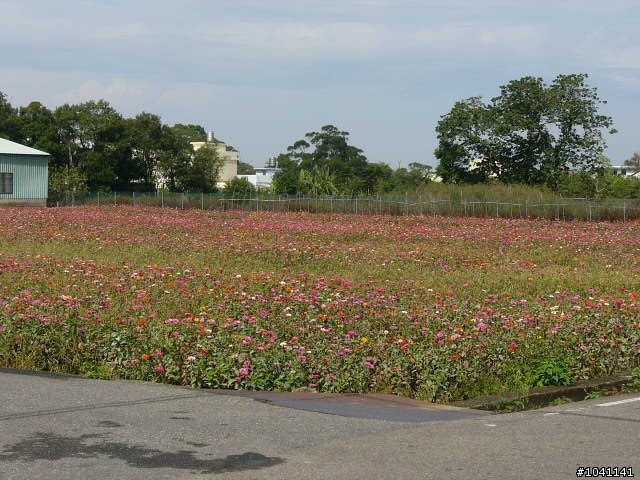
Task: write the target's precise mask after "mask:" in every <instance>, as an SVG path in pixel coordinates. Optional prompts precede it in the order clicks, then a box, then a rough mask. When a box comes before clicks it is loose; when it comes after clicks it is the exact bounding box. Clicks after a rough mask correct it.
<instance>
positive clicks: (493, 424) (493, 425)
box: [485, 423, 496, 427]
mask: <svg viewBox="0 0 640 480" xmlns="http://www.w3.org/2000/svg"><path fill="white" fill-rule="evenodd" d="M485 426H487V427H495V426H496V424H495V423H485Z"/></svg>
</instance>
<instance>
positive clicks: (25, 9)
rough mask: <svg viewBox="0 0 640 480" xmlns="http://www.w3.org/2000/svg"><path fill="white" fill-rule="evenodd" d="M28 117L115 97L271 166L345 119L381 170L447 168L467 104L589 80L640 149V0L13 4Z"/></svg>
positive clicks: (15, 89) (11, 66)
mask: <svg viewBox="0 0 640 480" xmlns="http://www.w3.org/2000/svg"><path fill="white" fill-rule="evenodd" d="M0 18H2V28H1V29H0V92H3V93H5V94H6V95H7V97H8V99H9V101H10V102H11V104H12V105H13V106H14V107H18V106H26V105H28V104H29V103H30V102H31V101H34V100H37V101H40V102H42V103H43V104H44V105H46V106H47V107H49V108H51V109H54V108H56V107H58V106H60V105H63V104H65V103H80V102H84V101H89V100H99V99H104V100H106V101H108V102H109V103H110V104H111V105H112V106H113V107H114V108H115V109H116V110H117V111H119V112H120V113H121V114H122V115H124V116H125V117H134V116H135V115H137V114H139V113H141V112H150V113H154V114H157V115H159V116H160V117H161V119H162V121H163V123H165V124H168V125H173V124H175V123H186V124H188V123H191V124H198V125H202V126H203V127H205V129H207V130H212V131H213V132H214V133H215V136H216V138H218V139H221V140H222V141H224V142H226V143H227V144H230V145H233V146H235V147H236V148H237V149H238V150H239V152H240V159H241V160H242V161H244V162H247V163H250V164H252V165H254V166H258V167H259V166H263V165H264V164H265V162H266V160H267V159H269V158H270V157H274V156H276V155H278V154H279V153H282V152H286V149H287V146H289V145H291V144H293V143H294V142H295V141H296V140H299V139H302V138H304V135H305V133H307V132H311V131H318V130H319V129H320V128H321V127H322V126H323V125H327V124H331V125H334V126H336V127H337V128H339V129H340V130H344V131H348V132H349V133H350V136H349V141H350V143H351V144H352V145H354V146H356V147H358V148H361V149H362V150H363V151H364V154H365V155H366V156H367V158H368V160H369V161H370V162H385V163H387V164H389V165H390V166H391V167H393V168H398V167H399V166H403V167H406V166H407V165H408V164H409V163H410V162H420V163H425V164H429V165H433V166H435V165H437V160H436V159H435V157H434V154H433V151H434V149H435V148H436V146H437V138H436V133H435V127H436V125H437V123H438V120H439V119H440V116H441V115H445V114H446V113H447V112H449V111H450V110H451V108H452V106H453V104H454V103H455V102H456V101H458V100H463V99H465V98H469V97H472V96H477V95H480V96H482V97H483V99H484V100H485V101H489V100H490V99H491V98H492V97H494V96H497V95H498V94H499V87H500V86H501V85H505V84H506V83H508V82H509V81H511V80H515V79H518V78H521V77H523V76H529V75H531V76H535V77H542V78H543V79H544V80H545V81H546V82H547V83H551V82H552V81H553V79H554V78H555V77H556V76H557V75H558V74H570V73H587V74H588V75H589V79H588V83H589V85H590V86H592V87H595V88H597V91H598V94H599V96H600V98H602V99H603V100H606V101H607V104H606V105H602V106H601V109H600V111H601V113H604V114H607V115H610V116H611V117H612V118H613V120H614V124H615V127H616V128H617V129H618V133H617V134H615V135H608V134H607V135H606V140H607V144H608V148H607V150H606V152H605V153H606V155H607V156H608V157H609V158H610V160H611V162H612V163H613V164H621V163H622V162H623V161H624V160H625V159H627V158H629V157H630V156H631V155H632V154H633V153H634V152H636V151H640V139H639V138H638V133H640V132H639V128H640V127H639V124H640V122H639V120H640V28H638V24H639V23H640V1H638V0H608V1H606V2H605V1H602V0H537V1H530V0H527V1H518V0H322V1H318V0H316V1H311V0H198V1H196V0H180V1H176V0H8V1H7V0H0Z"/></svg>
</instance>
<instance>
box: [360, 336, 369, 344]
mask: <svg viewBox="0 0 640 480" xmlns="http://www.w3.org/2000/svg"><path fill="white" fill-rule="evenodd" d="M360 341H361V342H362V343H364V344H365V345H366V344H367V343H369V339H368V338H367V337H362V338H361V339H360Z"/></svg>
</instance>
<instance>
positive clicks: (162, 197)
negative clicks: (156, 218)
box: [160, 191, 164, 208]
mask: <svg viewBox="0 0 640 480" xmlns="http://www.w3.org/2000/svg"><path fill="white" fill-rule="evenodd" d="M160 205H161V206H162V208H164V191H162V192H160Z"/></svg>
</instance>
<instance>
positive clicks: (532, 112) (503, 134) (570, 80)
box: [435, 74, 615, 189]
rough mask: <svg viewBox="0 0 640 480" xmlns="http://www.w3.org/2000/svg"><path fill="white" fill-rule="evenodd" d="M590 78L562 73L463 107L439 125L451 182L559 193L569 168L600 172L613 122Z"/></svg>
mask: <svg viewBox="0 0 640 480" xmlns="http://www.w3.org/2000/svg"><path fill="white" fill-rule="evenodd" d="M587 78H588V76H587V75H586V74H573V75H558V76H557V77H556V78H555V79H554V81H553V82H552V83H551V85H546V84H545V83H544V81H543V80H542V79H541V78H535V77H523V78H521V79H519V80H513V81H511V82H509V83H508V84H507V85H504V86H502V87H500V95H499V96H498V97H495V98H493V99H492V100H491V103H489V104H485V103H484V102H482V100H481V98H480V97H472V98H469V99H467V100H463V101H460V102H456V104H455V105H454V107H453V108H452V110H451V111H450V112H449V113H448V114H446V115H443V116H442V117H441V119H440V121H439V122H438V126H437V127H436V133H437V135H438V141H439V144H438V148H437V149H436V151H435V154H436V158H438V160H439V161H440V164H439V165H438V168H437V173H438V174H439V175H440V176H442V178H443V180H444V181H445V182H470V183H472V182H482V181H487V180H488V179H490V178H495V179H497V180H499V181H502V182H505V183H529V184H540V183H546V184H548V185H549V186H551V187H552V188H554V189H556V188H557V187H558V182H559V179H560V177H561V176H562V174H563V173H564V172H568V171H570V170H576V171H585V172H594V171H598V170H601V169H602V167H603V165H602V163H601V162H600V159H601V157H602V153H603V151H604V148H605V146H606V143H605V141H604V137H603V130H608V131H609V132H610V133H615V130H614V129H613V128H612V125H613V121H612V119H611V118H610V117H608V116H606V115H600V114H599V113H598V107H599V105H600V104H603V103H605V102H604V101H602V100H600V98H599V97H598V95H597V92H596V89H595V88H592V87H589V86H588V85H587V83H586V80H587Z"/></svg>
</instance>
